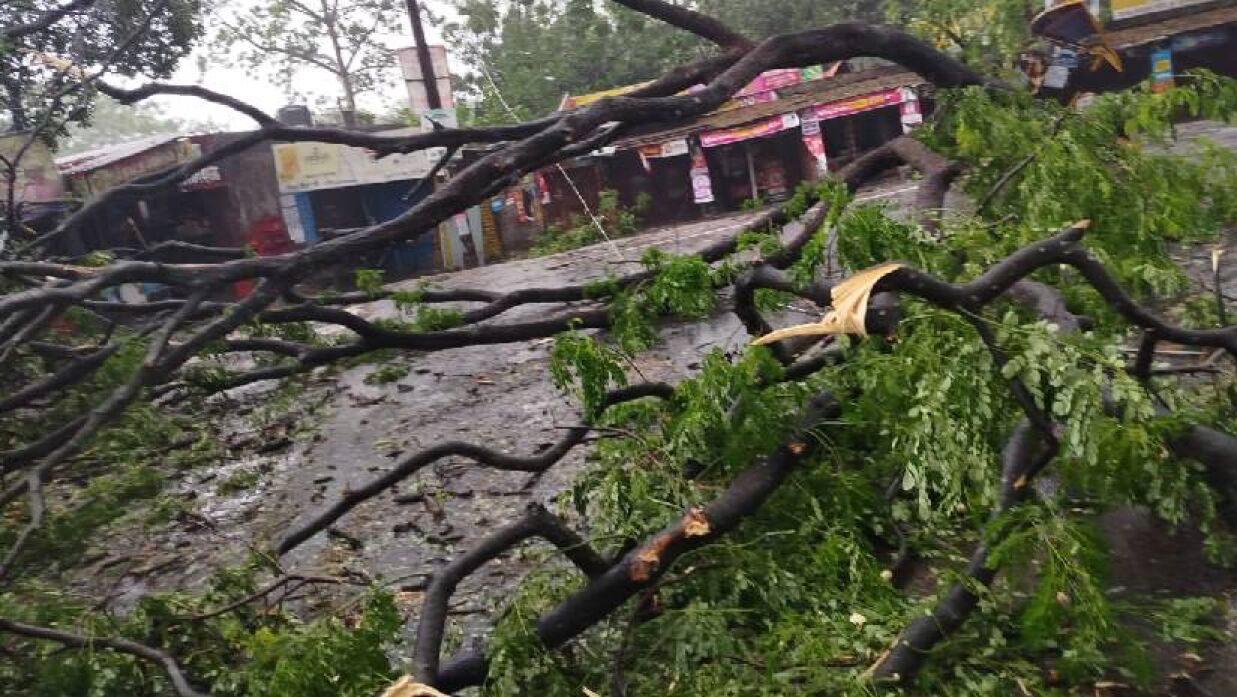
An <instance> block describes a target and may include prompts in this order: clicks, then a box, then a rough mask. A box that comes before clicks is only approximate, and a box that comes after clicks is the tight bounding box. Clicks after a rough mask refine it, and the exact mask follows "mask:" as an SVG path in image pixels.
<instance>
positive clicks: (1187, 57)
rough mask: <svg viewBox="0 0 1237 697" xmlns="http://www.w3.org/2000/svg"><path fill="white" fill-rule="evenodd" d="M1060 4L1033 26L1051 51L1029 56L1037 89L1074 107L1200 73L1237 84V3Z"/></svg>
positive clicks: (1029, 73)
mask: <svg viewBox="0 0 1237 697" xmlns="http://www.w3.org/2000/svg"><path fill="white" fill-rule="evenodd" d="M1097 5H1100V3H1095V2H1091V3H1086V2H1083V1H1082V0H1071V1H1069V2H1062V3H1057V4H1055V5H1053V6H1052V7H1050V8H1048V9H1047V10H1045V11H1044V12H1042V13H1040V14H1039V15H1038V16H1036V17H1035V19H1034V20H1033V21H1032V23H1031V31H1032V33H1034V34H1035V35H1037V36H1040V37H1042V38H1043V39H1046V40H1047V41H1048V43H1049V46H1048V47H1047V48H1046V49H1044V50H1041V51H1032V52H1028V53H1027V54H1025V55H1024V56H1023V61H1022V62H1023V73H1024V74H1025V75H1026V77H1027V80H1028V81H1029V82H1030V84H1031V87H1032V89H1033V90H1035V91H1037V92H1039V93H1040V94H1043V95H1047V96H1053V97H1056V98H1059V99H1060V100H1061V101H1063V102H1069V101H1071V100H1073V99H1075V98H1076V97H1077V96H1078V95H1081V94H1085V93H1097V92H1110V91H1116V90H1123V89H1128V88H1130V87H1133V86H1135V85H1138V84H1140V83H1143V82H1148V81H1150V83H1151V85H1152V88H1153V89H1155V90H1164V89H1167V88H1169V87H1171V86H1172V85H1173V84H1174V83H1175V80H1176V76H1177V75H1180V74H1181V73H1183V72H1185V71H1188V70H1193V69H1196V68H1204V69H1207V70H1210V71H1213V72H1216V73H1220V74H1222V75H1228V76H1230V77H1237V61H1234V60H1233V58H1232V57H1233V56H1234V55H1237V1H1233V0H1229V1H1227V2H1216V1H1215V0H1209V1H1202V0H1111V4H1110V7H1109V9H1110V10H1111V12H1110V16H1111V19H1110V20H1109V21H1108V22H1107V23H1104V22H1102V21H1101V20H1100V19H1099V18H1100V17H1101V16H1102V14H1103V8H1102V7H1097Z"/></svg>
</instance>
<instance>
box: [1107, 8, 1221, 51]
mask: <svg viewBox="0 0 1237 697" xmlns="http://www.w3.org/2000/svg"><path fill="white" fill-rule="evenodd" d="M1233 23H1237V6H1231V7H1217V8H1215V9H1213V10H1206V11H1203V12H1195V13H1194V14H1190V15H1185V16H1182V17H1174V18H1172V19H1165V20H1161V21H1159V22H1154V23H1152V24H1144V25H1142V26H1137V27H1130V28H1128V29H1118V30H1115V31H1109V32H1108V34H1107V38H1108V45H1110V46H1112V47H1113V48H1115V49H1125V48H1134V47H1136V46H1144V45H1146V44H1150V43H1155V42H1157V41H1161V40H1163V39H1167V38H1170V37H1173V36H1177V35H1178V34H1186V33H1189V32H1193V31H1201V30H1204V29H1211V28H1213V27H1219V26H1223V25H1225V24H1233Z"/></svg>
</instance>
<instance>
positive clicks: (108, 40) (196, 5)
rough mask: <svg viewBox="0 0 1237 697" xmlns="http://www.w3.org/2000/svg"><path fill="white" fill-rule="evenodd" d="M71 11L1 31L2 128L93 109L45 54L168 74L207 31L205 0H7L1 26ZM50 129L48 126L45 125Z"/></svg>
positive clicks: (122, 70)
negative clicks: (36, 27) (24, 29)
mask: <svg viewBox="0 0 1237 697" xmlns="http://www.w3.org/2000/svg"><path fill="white" fill-rule="evenodd" d="M60 6H64V7H68V8H69V10H68V11H67V12H66V13H65V14H64V15H63V16H62V17H60V18H59V21H56V22H54V23H52V24H50V25H49V26H48V27H47V28H45V29H44V30H42V31H37V32H29V33H23V34H20V35H14V36H8V37H0V113H2V114H3V117H2V121H0V130H24V129H28V128H31V127H34V126H36V125H38V124H39V123H40V122H43V121H46V122H47V123H49V124H55V123H59V122H66V121H74V120H79V119H82V118H86V117H87V116H88V115H89V107H90V104H91V99H90V97H89V95H87V94H86V91H85V90H78V89H74V88H68V89H67V91H66V86H68V85H70V83H71V81H72V79H71V78H70V77H68V76H66V75H60V74H58V73H60V72H62V71H59V70H57V69H56V68H53V67H50V66H49V65H48V64H47V63H46V61H45V60H43V59H42V56H45V55H54V56H56V57H59V58H62V59H67V60H70V61H72V62H73V63H74V64H76V65H79V66H82V67H83V68H85V69H87V70H92V69H101V68H106V69H107V72H108V73H109V74H112V75H126V76H133V75H142V76H144V77H147V78H153V79H162V78H167V77H168V76H170V75H171V74H172V72H173V71H174V70H175V69H176V66H177V64H178V63H179V62H180V60H181V58H183V57H184V56H185V55H186V54H188V53H189V51H190V50H191V49H192V48H193V45H194V42H195V41H196V40H197V39H198V38H199V37H200V36H201V34H202V25H201V22H200V18H199V16H200V13H201V2H200V0H111V1H109V2H94V0H78V1H77V2H71V3H69V4H68V5H66V4H65V2H64V0H21V1H13V2H0V26H17V25H23V24H28V23H30V22H34V21H37V20H38V19H39V18H40V17H42V16H45V14H46V13H47V12H48V11H49V10H52V9H53V8H56V7H60ZM40 130H47V129H40Z"/></svg>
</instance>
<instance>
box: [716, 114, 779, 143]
mask: <svg viewBox="0 0 1237 697" xmlns="http://www.w3.org/2000/svg"><path fill="white" fill-rule="evenodd" d="M798 125H799V115H798V114H795V113H794V112H791V113H789V114H780V115H778V116H773V117H770V118H767V119H761V120H759V121H756V122H754V123H749V124H745V125H743V126H735V127H734V128H723V129H720V130H716V131H705V132H704V133H701V134H700V145H701V147H705V148H715V147H717V146H719V145H728V144H730V143H737V142H739V141H742V140H749V139H751V138H763V137H764V136H771V135H773V134H775V133H780V132H782V131H784V130H787V129H789V128H796V127H797V126H798Z"/></svg>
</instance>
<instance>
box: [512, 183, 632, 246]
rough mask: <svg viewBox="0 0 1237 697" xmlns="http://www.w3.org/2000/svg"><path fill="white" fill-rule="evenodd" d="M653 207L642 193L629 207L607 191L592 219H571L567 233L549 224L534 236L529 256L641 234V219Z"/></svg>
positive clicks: (611, 190)
mask: <svg viewBox="0 0 1237 697" xmlns="http://www.w3.org/2000/svg"><path fill="white" fill-rule="evenodd" d="M651 204H652V197H650V196H649V195H648V194H646V193H644V192H641V193H640V194H639V195H638V196H636V201H635V205H633V206H631V207H630V208H628V207H625V206H623V204H622V203H621V202H620V201H619V195H618V192H617V191H614V190H613V189H606V190H604V191H602V192H601V194H600V195H599V196H598V199H597V211H596V216H595V218H593V219H584V218H580V217H578V216H577V217H574V218H572V220H571V227H570V228H569V229H567V230H563V229H562V228H560V227H558V226H556V225H551V226H549V227H547V228H546V230H545V232H543V233H541V234H540V235H538V236H537V239H536V242H535V243H534V244H533V247H532V249H531V250H529V252H530V254H531V255H532V256H535V257H540V256H545V255H547V254H557V253H559V252H565V251H567V250H570V249H578V248H580V247H586V246H588V245H590V244H596V243H598V242H601V241H603V240H604V239H606V238H610V239H614V238H617V237H630V236H632V235H634V234H636V233H637V232H639V231H640V225H641V218H642V217H643V216H644V214H645V213H646V212H647V211H648V209H649V206H650V205H651Z"/></svg>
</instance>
